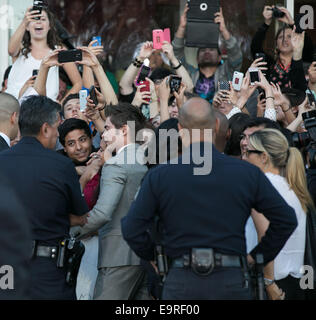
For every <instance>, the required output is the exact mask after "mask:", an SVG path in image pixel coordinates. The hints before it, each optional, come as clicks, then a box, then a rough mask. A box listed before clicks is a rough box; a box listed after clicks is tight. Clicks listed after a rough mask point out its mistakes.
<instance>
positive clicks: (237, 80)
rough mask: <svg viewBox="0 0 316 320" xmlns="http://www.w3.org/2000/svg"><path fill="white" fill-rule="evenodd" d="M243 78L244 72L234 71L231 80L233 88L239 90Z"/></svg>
mask: <svg viewBox="0 0 316 320" xmlns="http://www.w3.org/2000/svg"><path fill="white" fill-rule="evenodd" d="M243 79H244V74H243V73H242V72H238V71H235V72H234V76H233V81H232V86H233V89H234V90H236V91H240V89H241V85H242V82H243Z"/></svg>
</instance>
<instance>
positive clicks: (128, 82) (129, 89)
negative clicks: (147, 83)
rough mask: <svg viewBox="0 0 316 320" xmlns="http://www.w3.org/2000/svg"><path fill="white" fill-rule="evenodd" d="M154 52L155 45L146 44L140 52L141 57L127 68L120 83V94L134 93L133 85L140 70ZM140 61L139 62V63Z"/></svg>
mask: <svg viewBox="0 0 316 320" xmlns="http://www.w3.org/2000/svg"><path fill="white" fill-rule="evenodd" d="M152 52H153V43H152V42H145V43H144V44H143V46H142V48H141V50H140V53H139V56H138V57H136V59H135V61H133V62H132V63H131V64H130V66H129V67H128V68H127V70H126V71H125V73H124V74H123V77H122V79H121V81H120V83H119V86H120V93H121V94H123V95H129V94H131V93H133V83H134V80H135V78H136V76H137V73H138V72H139V68H140V67H141V64H142V63H143V62H144V60H145V59H146V58H147V59H148V58H149V57H150V56H151V54H152ZM137 61H138V62H137Z"/></svg>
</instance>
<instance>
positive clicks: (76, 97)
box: [62, 93, 79, 113]
mask: <svg viewBox="0 0 316 320" xmlns="http://www.w3.org/2000/svg"><path fill="white" fill-rule="evenodd" d="M73 99H79V93H72V94H70V95H69V96H67V98H66V99H65V100H64V101H63V105H62V112H63V113H64V108H65V105H66V104H67V102H68V101H70V100H73Z"/></svg>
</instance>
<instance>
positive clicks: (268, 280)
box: [264, 278, 275, 287]
mask: <svg viewBox="0 0 316 320" xmlns="http://www.w3.org/2000/svg"><path fill="white" fill-rule="evenodd" d="M274 282H275V281H274V280H272V279H267V278H264V284H265V286H266V287H268V286H271V284H273V283H274Z"/></svg>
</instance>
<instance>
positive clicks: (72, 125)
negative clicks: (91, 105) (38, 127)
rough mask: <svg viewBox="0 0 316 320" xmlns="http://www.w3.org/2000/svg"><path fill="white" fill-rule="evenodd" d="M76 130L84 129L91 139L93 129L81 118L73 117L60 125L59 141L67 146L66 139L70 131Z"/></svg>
mask: <svg viewBox="0 0 316 320" xmlns="http://www.w3.org/2000/svg"><path fill="white" fill-rule="evenodd" d="M74 130H84V132H85V134H86V135H87V136H88V137H89V138H90V139H91V138H92V135H91V130H90V128H89V126H88V124H87V123H86V122H85V121H84V120H81V119H76V118H71V119H68V120H65V121H64V122H63V123H62V124H61V125H60V126H59V127H58V132H59V141H60V143H61V144H62V145H63V146H65V140H66V136H67V134H68V133H69V132H71V131H74Z"/></svg>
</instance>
